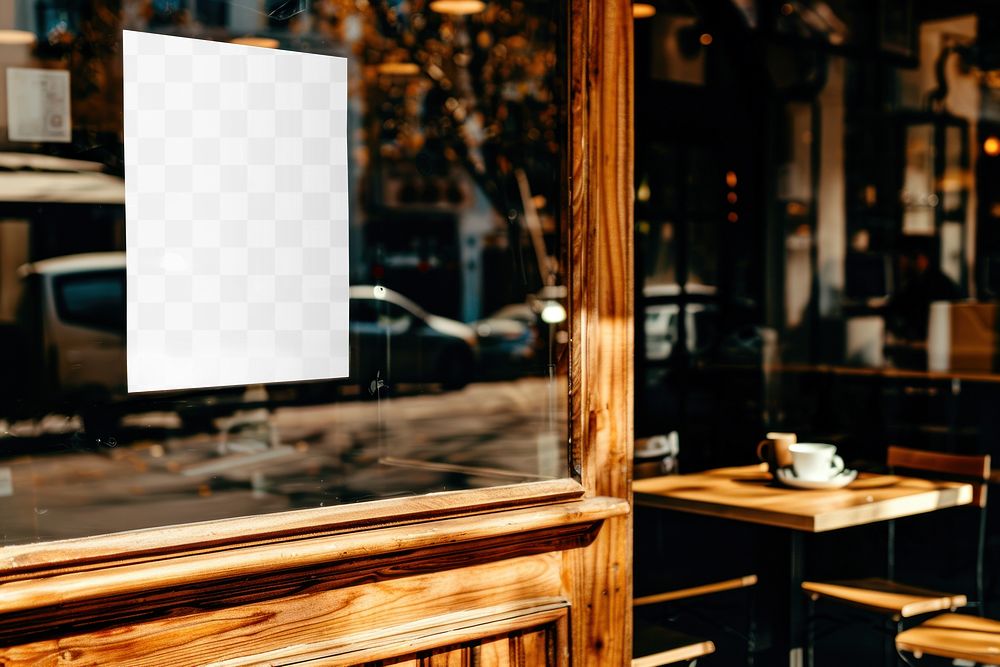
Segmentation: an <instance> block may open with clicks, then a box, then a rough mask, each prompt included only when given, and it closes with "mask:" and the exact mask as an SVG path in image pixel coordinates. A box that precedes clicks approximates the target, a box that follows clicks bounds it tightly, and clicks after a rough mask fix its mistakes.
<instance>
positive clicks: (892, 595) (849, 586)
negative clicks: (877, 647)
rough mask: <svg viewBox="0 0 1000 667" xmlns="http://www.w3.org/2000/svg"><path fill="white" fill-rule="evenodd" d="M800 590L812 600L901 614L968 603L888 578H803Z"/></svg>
mask: <svg viewBox="0 0 1000 667" xmlns="http://www.w3.org/2000/svg"><path fill="white" fill-rule="evenodd" d="M802 590H804V591H805V592H806V593H807V594H808V595H810V596H811V597H812V598H813V599H814V600H818V599H820V598H826V599H831V600H837V601H840V602H844V603H847V604H851V605H854V606H857V607H863V608H865V609H868V610H870V611H875V612H879V613H885V614H891V615H893V616H898V617H900V618H909V617H911V616H919V615H920V614H928V613H931V612H934V611H947V610H954V609H957V608H959V607H964V606H965V605H966V604H968V599H967V598H966V596H965V595H961V594H954V593H942V592H940V591H932V590H929V589H926V588H917V587H916V586H907V585H906V584H900V583H897V582H894V581H890V580H888V579H876V578H872V579H853V580H849V581H830V582H817V581H806V582H803V584H802Z"/></svg>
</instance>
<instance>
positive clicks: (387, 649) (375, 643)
mask: <svg viewBox="0 0 1000 667" xmlns="http://www.w3.org/2000/svg"><path fill="white" fill-rule="evenodd" d="M477 612H478V613H477ZM568 612H569V604H568V603H567V602H566V600H564V599H561V598H554V599H552V600H532V601H530V606H529V605H526V604H524V603H521V604H517V605H507V606H506V607H497V608H492V609H488V610H473V611H470V612H465V613H463V614H462V615H461V616H460V617H457V618H456V615H450V616H447V617H444V618H440V619H434V618H431V619H425V621H424V623H422V624H421V627H419V628H415V629H403V628H400V629H398V630H397V631H396V632H394V633H392V634H390V635H387V636H386V635H385V634H384V631H380V632H378V633H368V634H369V635H370V636H359V637H352V638H351V639H350V641H351V642H352V643H353V647H352V648H350V649H349V650H347V651H343V652H342V654H340V655H337V654H333V655H331V654H329V653H324V652H322V651H315V652H314V654H312V655H309V654H307V655H297V654H294V653H293V654H291V655H289V653H290V652H289V651H287V650H286V651H284V652H283V653H284V654H285V655H284V656H281V657H280V658H278V659H275V658H273V657H271V656H268V655H254V656H251V659H246V660H232V661H224V662H219V663H212V664H211V665H210V667H244V666H245V667H250V666H251V665H260V664H261V662H262V659H266V660H267V663H266V664H273V665H290V664H296V665H303V667H351V666H352V665H359V664H363V663H365V662H368V661H372V660H382V659H385V658H387V657H396V656H402V655H406V654H409V653H416V652H419V651H427V650H430V649H435V648H440V647H446V646H454V645H457V644H462V643H465V642H472V641H476V640H478V639H483V638H484V637H490V636H495V635H500V634H504V633H509V632H518V631H521V630H528V629H531V628H536V627H539V626H544V625H547V624H550V623H557V622H560V621H563V620H564V619H565V618H566V617H567V616H568V615H569V614H568ZM354 642H356V643H354ZM349 646H350V644H349ZM358 646H363V648H360V649H359V648H357V647H358Z"/></svg>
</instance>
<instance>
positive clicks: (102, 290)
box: [0, 252, 478, 433]
mask: <svg viewBox="0 0 1000 667" xmlns="http://www.w3.org/2000/svg"><path fill="white" fill-rule="evenodd" d="M19 275H20V278H21V290H22V291H21V297H20V299H19V303H18V309H17V318H16V321H15V322H12V323H7V324H3V325H0V380H3V382H2V383H0V393H3V398H4V402H3V404H4V405H5V406H6V409H7V410H8V412H9V413H10V414H4V415H0V416H3V417H8V418H29V417H37V416H41V415H43V414H46V413H48V412H59V413H62V414H80V415H81V416H82V417H83V420H84V426H85V428H86V430H87V431H88V432H92V433H93V432H97V431H102V432H110V431H112V430H113V429H114V424H115V423H116V422H117V420H118V418H120V417H121V416H122V415H124V414H125V413H127V412H136V411H147V410H160V409H167V410H176V411H177V412H178V413H180V415H181V418H182V419H183V420H184V421H185V423H189V424H190V425H194V424H195V423H197V424H198V425H199V430H201V429H203V428H205V427H207V426H209V425H210V424H211V419H212V418H213V417H216V416H221V415H223V414H226V413H229V412H232V411H233V410H236V409H242V408H246V407H252V406H250V405H249V404H248V403H246V402H244V401H243V400H242V393H243V390H244V388H243V387H226V388H212V389H204V390H202V389H199V390H191V391H181V392H177V391H174V392H149V393H145V394H139V395H129V394H128V392H127V388H126V374H125V253H123V252H107V253H87V254H81V255H68V256H64V257H55V258H52V259H45V260H40V261H37V262H33V263H30V264H26V265H24V266H22V267H21V268H20V270H19ZM350 296H351V301H350V318H351V322H350V338H351V381H359V382H361V381H362V379H363V383H364V384H365V385H366V386H367V384H368V382H369V381H379V380H380V381H383V382H386V383H387V382H389V381H394V382H435V383H440V384H441V385H442V386H444V387H445V388H448V389H457V388H461V387H464V386H465V385H466V384H468V382H469V381H471V380H472V378H473V377H474V373H475V369H476V364H477V347H478V341H477V339H476V334H475V331H474V330H473V329H472V328H471V327H469V326H467V325H465V324H462V323H461V322H456V321H454V320H449V319H447V318H443V317H438V316H436V315H432V314H430V313H427V312H426V311H424V310H423V309H422V308H420V307H419V306H418V305H416V304H415V303H413V302H412V301H410V300H409V299H407V298H406V297H404V296H402V295H401V294H399V293H397V292H393V291H392V290H388V289H385V288H382V287H378V288H376V287H374V286H355V287H352V288H351V291H350ZM265 400H267V399H265Z"/></svg>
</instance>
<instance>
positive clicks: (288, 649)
mask: <svg viewBox="0 0 1000 667" xmlns="http://www.w3.org/2000/svg"><path fill="white" fill-rule="evenodd" d="M560 570H561V558H560V556H559V554H558V553H553V554H543V555H539V556H530V557H525V558H518V559H513V560H511V561H501V562H496V563H489V564H485V565H479V566H475V567H471V568H466V569H463V570H460V571H456V572H453V573H451V575H450V576H442V575H441V574H440V573H438V572H428V573H425V574H422V575H415V576H411V577H403V578H397V579H392V580H387V581H383V582H377V583H373V584H365V585H361V586H354V587H348V588H343V589H336V590H332V591H327V592H323V593H313V594H307V595H300V596H292V597H286V598H282V599H279V600H273V601H269V602H264V603H253V604H246V605H233V606H231V607H229V608H225V609H220V610H214V611H210V612H195V613H187V614H183V613H180V614H176V615H175V616H173V617H170V618H164V619H159V620H155V621H149V622H141V621H140V622H135V623H127V622H126V623H122V624H120V625H119V626H118V627H117V628H115V630H114V631H113V632H107V631H96V632H89V633H82V634H77V635H65V636H60V637H57V638H54V639H51V640H46V641H39V642H33V643H26V644H21V645H18V646H12V647H8V648H4V649H0V664H25V663H28V664H36V663H37V664H48V663H49V662H53V661H57V662H59V663H60V664H122V663H126V662H128V663H131V664H150V665H153V664H157V665H168V664H169V665H205V664H218V665H227V666H232V665H249V664H262V663H264V664H287V663H289V662H292V661H302V660H315V661H317V664H360V663H363V662H366V661H369V660H372V659H376V658H378V659H381V658H385V657H390V656H393V655H407V654H410V653H415V652H419V651H424V650H433V649H435V648H438V647H442V646H448V645H452V644H459V643H462V642H468V641H473V640H475V639H478V638H481V637H484V636H487V637H488V636H492V635H496V634H500V633H505V632H511V631H514V630H521V629H525V628H526V627H538V626H539V625H543V624H547V623H553V622H556V621H558V620H559V619H560V618H562V617H564V616H565V615H566V614H567V606H568V605H567V602H566V600H565V599H564V598H563V597H561V595H560V587H561V577H560Z"/></svg>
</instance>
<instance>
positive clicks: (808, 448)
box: [788, 442, 844, 482]
mask: <svg viewBox="0 0 1000 667" xmlns="http://www.w3.org/2000/svg"><path fill="white" fill-rule="evenodd" d="M788 451H789V452H790V453H791V455H792V470H793V471H794V472H795V476H796V477H798V478H799V479H804V480H810V481H817V482H823V481H826V480H828V479H832V478H833V477H835V476H836V475H839V474H840V473H842V472H843V471H844V459H842V458H840V457H839V456H837V448H836V447H835V446H833V445H827V444H824V443H819V442H797V443H795V444H794V445H789V446H788Z"/></svg>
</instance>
